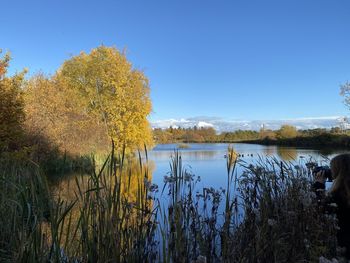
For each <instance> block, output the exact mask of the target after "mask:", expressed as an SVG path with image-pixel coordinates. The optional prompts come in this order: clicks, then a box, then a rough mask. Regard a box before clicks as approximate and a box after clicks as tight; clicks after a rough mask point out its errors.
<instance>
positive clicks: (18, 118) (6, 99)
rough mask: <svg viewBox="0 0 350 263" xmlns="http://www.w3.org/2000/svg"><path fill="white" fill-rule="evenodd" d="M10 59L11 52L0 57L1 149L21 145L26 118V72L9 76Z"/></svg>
mask: <svg viewBox="0 0 350 263" xmlns="http://www.w3.org/2000/svg"><path fill="white" fill-rule="evenodd" d="M0 54H1V50H0ZM9 61H10V56H9V54H5V56H4V57H3V58H0V98H1V99H0V148H1V149H0V150H11V149H10V148H17V147H18V146H19V142H20V141H21V139H22V138H21V137H22V123H23V120H24V114H23V98H22V90H21V86H22V83H23V78H24V74H25V72H22V73H19V74H15V75H14V76H12V77H7V76H6V72H7V68H8V65H9Z"/></svg>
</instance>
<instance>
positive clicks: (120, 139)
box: [56, 46, 152, 150]
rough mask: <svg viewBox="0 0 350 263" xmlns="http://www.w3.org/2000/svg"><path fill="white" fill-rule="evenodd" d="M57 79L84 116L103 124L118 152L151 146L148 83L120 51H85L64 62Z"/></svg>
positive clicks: (103, 47)
mask: <svg viewBox="0 0 350 263" xmlns="http://www.w3.org/2000/svg"><path fill="white" fill-rule="evenodd" d="M56 77H57V80H58V81H59V82H60V83H61V85H63V86H64V87H65V92H67V93H69V94H70V97H71V98H73V97H74V98H75V102H76V103H77V107H78V108H79V109H80V110H81V111H82V112H84V114H86V115H87V116H93V117H94V118H95V120H96V122H99V123H104V125H105V127H106V132H107V134H108V136H109V137H110V138H112V139H113V140H114V141H115V143H116V145H117V147H118V148H119V149H121V148H122V147H123V146H124V145H125V146H126V148H127V149H129V150H134V149H135V148H137V147H142V146H143V145H144V144H147V145H150V144H152V135H151V129H150V125H149V122H148V120H147V116H148V115H149V114H150V112H151V107H152V106H151V101H150V94H149V93H150V91H149V83H148V80H147V78H146V77H145V75H144V74H143V73H142V72H140V71H138V70H135V69H133V68H132V65H131V63H130V62H128V60H127V58H126V56H125V55H124V54H122V53H120V52H119V51H118V50H117V49H115V48H111V47H105V46H100V47H98V48H96V49H93V50H92V51H91V53H90V54H86V53H84V52H82V53H81V54H80V55H78V56H75V57H72V58H71V59H69V60H67V61H66V62H64V64H63V66H62V67H61V69H60V70H59V71H58V73H57V76H56Z"/></svg>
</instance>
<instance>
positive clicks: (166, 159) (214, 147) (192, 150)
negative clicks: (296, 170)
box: [149, 143, 345, 188]
mask: <svg viewBox="0 0 350 263" xmlns="http://www.w3.org/2000/svg"><path fill="white" fill-rule="evenodd" d="M229 145H231V146H233V148H234V149H235V151H236V152H237V153H239V154H240V155H241V157H240V159H241V160H242V161H244V162H246V163H248V164H249V163H256V162H257V161H258V160H259V158H263V159H264V158H271V157H276V158H278V159H279V160H283V161H287V162H292V163H294V164H296V165H297V164H298V165H303V164H305V163H306V162H308V161H309V160H310V158H312V159H313V160H316V161H318V162H319V163H320V164H321V165H327V164H328V161H327V158H332V157H333V156H335V155H336V154H339V153H344V152H345V151H342V150H333V151H332V150H329V149H322V150H316V149H305V148H295V147H280V146H265V145H257V144H244V143H233V144H227V143H193V144H187V146H188V148H185V149H179V147H178V145H177V144H160V145H157V146H156V147H155V148H154V149H153V150H152V151H150V152H149V160H150V161H151V162H153V163H154V170H153V176H152V178H153V183H156V184H158V185H160V186H162V185H163V178H164V176H165V175H167V173H168V172H169V171H170V165H169V163H170V158H171V156H172V155H174V150H179V152H180V153H181V156H182V160H183V164H184V165H185V166H186V168H187V169H189V170H190V171H191V172H192V173H193V174H195V175H196V176H200V177H201V182H200V183H199V184H198V185H197V187H199V188H202V187H214V188H219V187H223V188H225V186H226V182H227V175H226V159H225V154H226V153H227V148H228V146H229ZM236 170H237V172H238V174H239V173H240V172H241V171H242V167H239V166H238V167H237V169H236Z"/></svg>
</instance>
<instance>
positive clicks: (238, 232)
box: [0, 149, 336, 262]
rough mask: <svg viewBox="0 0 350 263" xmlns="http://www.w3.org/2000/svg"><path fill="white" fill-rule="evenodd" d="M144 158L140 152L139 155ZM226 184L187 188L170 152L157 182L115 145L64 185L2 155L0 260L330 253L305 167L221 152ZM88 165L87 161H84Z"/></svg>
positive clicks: (297, 258)
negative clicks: (52, 185) (53, 187)
mask: <svg viewBox="0 0 350 263" xmlns="http://www.w3.org/2000/svg"><path fill="white" fill-rule="evenodd" d="M146 159H147V154H146ZM226 160H227V163H226V169H227V186H226V189H213V188H205V189H200V190H198V188H197V187H196V183H197V181H198V177H197V176H195V175H194V174H192V173H191V171H189V170H187V169H186V168H185V166H184V165H183V163H182V158H181V156H180V155H179V154H178V153H177V152H174V155H173V157H172V159H171V160H170V173H169V175H168V176H167V177H165V183H164V185H163V186H159V188H158V186H156V185H154V184H152V183H151V179H152V177H151V171H150V167H149V165H148V164H147V161H146V162H142V159H141V157H140V158H139V160H136V161H137V162H135V163H134V164H133V165H130V163H129V164H127V163H126V160H125V156H124V155H123V154H121V155H117V154H115V153H114V152H112V153H111V155H110V156H109V157H108V159H107V160H106V161H105V162H104V164H103V165H102V166H101V167H100V168H99V169H97V168H96V169H94V170H93V171H91V172H90V174H89V176H82V177H79V176H78V177H77V178H76V179H73V181H72V185H73V187H71V188H68V187H67V189H69V191H70V192H69V194H70V195H71V196H70V197H69V198H67V196H65V194H67V189H62V191H58V192H55V193H53V192H50V191H49V190H48V186H47V183H46V179H45V176H43V174H42V172H41V171H40V169H39V168H38V167H37V166H35V165H23V164H22V163H16V162H2V163H1V177H0V189H1V194H0V219H1V224H0V228H1V229H0V260H1V261H2V262H20V261H22V262H23V261H25V262H48V261H49V262H316V261H318V257H319V256H321V255H323V256H326V257H328V258H330V257H332V256H335V255H336V239H335V233H336V223H335V219H334V218H333V217H332V216H328V215H325V214H323V213H320V212H319V211H318V207H317V205H316V200H315V197H314V195H313V193H312V191H311V178H310V171H308V170H307V168H305V167H297V169H296V168H295V167H293V166H292V165H291V164H289V163H283V162H282V163H281V162H279V161H277V160H275V159H267V160H264V161H261V162H259V163H256V164H255V165H247V164H245V163H242V162H241V163H240V164H239V165H242V166H244V172H243V173H242V174H237V172H236V171H237V170H236V169H235V167H236V166H237V165H238V163H237V159H236V153H235V152H234V151H233V150H232V149H230V150H229V152H228V154H227V159H226ZM92 163H93V162H92Z"/></svg>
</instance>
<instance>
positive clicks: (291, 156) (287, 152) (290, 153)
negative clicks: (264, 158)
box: [277, 147, 298, 162]
mask: <svg viewBox="0 0 350 263" xmlns="http://www.w3.org/2000/svg"><path fill="white" fill-rule="evenodd" d="M277 154H278V156H279V157H280V159H282V160H284V161H287V162H288V161H296V160H297V157H298V152H297V149H296V148H286V147H277Z"/></svg>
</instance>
